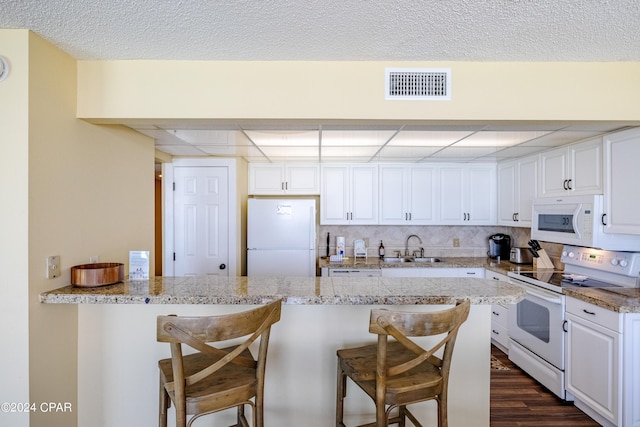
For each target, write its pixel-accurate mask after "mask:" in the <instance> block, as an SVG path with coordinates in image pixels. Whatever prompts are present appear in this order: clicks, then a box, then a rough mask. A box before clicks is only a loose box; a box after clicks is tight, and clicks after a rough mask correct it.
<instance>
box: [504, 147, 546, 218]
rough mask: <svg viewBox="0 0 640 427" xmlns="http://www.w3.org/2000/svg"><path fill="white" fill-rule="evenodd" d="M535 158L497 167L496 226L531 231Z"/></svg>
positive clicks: (535, 169) (534, 187) (535, 168)
mask: <svg viewBox="0 0 640 427" xmlns="http://www.w3.org/2000/svg"><path fill="white" fill-rule="evenodd" d="M538 158H539V157H538V155H535V156H529V157H525V158H522V159H518V160H516V161H509V162H503V163H500V164H498V224H500V225H507V226H512V227H531V219H532V218H531V216H532V212H533V210H532V205H533V199H535V198H536V196H537V192H538Z"/></svg>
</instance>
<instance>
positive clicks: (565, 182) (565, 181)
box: [562, 179, 569, 190]
mask: <svg viewBox="0 0 640 427" xmlns="http://www.w3.org/2000/svg"><path fill="white" fill-rule="evenodd" d="M562 188H564V189H565V190H568V189H569V188H567V180H566V179H565V180H564V181H562Z"/></svg>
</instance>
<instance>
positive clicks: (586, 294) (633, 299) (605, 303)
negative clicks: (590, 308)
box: [562, 286, 640, 313]
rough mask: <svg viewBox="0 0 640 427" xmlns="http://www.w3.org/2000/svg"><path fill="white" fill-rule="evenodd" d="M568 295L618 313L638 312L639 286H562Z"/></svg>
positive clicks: (639, 308) (639, 300) (639, 306)
mask: <svg viewBox="0 0 640 427" xmlns="http://www.w3.org/2000/svg"><path fill="white" fill-rule="evenodd" d="M562 293H564V294H565V295H567V296H569V297H573V298H577V299H579V300H582V301H585V302H588V303H591V304H594V305H597V306H598V307H602V308H606V309H607V310H611V311H615V312H618V313H640V288H622V287H613V288H583V287H579V286H576V287H563V288H562Z"/></svg>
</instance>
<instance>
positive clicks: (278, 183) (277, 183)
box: [249, 163, 284, 195]
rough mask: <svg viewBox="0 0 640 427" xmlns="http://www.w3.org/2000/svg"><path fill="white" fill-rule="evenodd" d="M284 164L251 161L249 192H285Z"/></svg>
mask: <svg viewBox="0 0 640 427" xmlns="http://www.w3.org/2000/svg"><path fill="white" fill-rule="evenodd" d="M283 171H284V166H283V165H281V164H265V165H263V164H256V163H249V194H278V195H279V194H284V173H283Z"/></svg>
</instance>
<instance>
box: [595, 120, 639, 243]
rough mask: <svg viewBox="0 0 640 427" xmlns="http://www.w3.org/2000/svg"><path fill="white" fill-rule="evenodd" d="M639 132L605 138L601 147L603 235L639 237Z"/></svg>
mask: <svg viewBox="0 0 640 427" xmlns="http://www.w3.org/2000/svg"><path fill="white" fill-rule="evenodd" d="M638 159H640V132H638V131H637V130H635V129H634V130H632V131H625V132H620V133H617V134H613V135H609V136H608V137H606V139H605V146H604V168H605V174H604V182H605V186H604V187H605V188H604V205H605V207H604V210H605V214H606V217H605V224H606V226H605V228H604V231H605V233H614V234H636V235H640V196H639V195H638V194H639V193H638V178H637V174H638V165H639V163H638Z"/></svg>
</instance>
